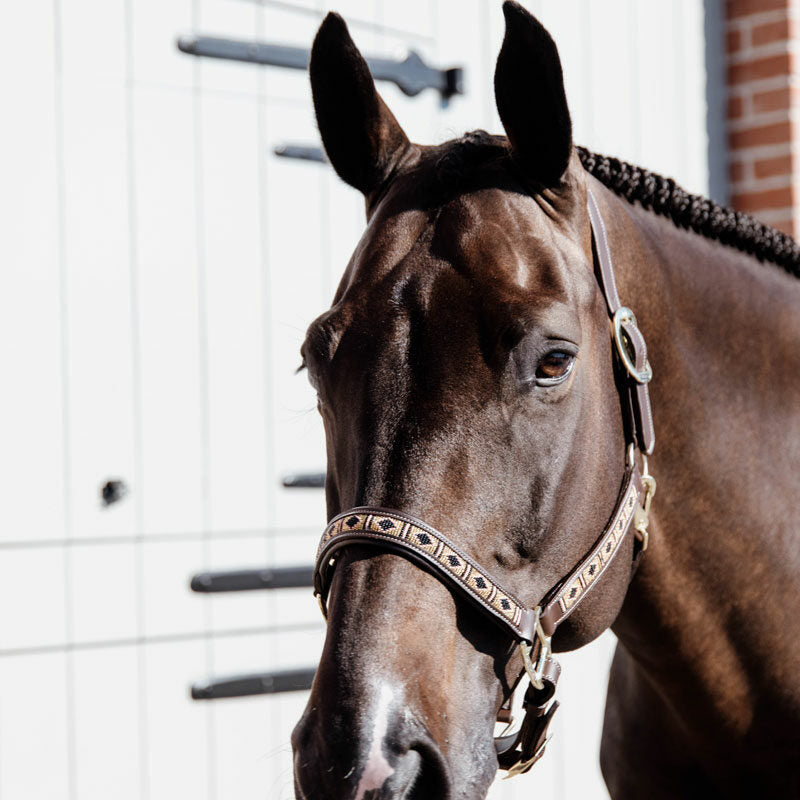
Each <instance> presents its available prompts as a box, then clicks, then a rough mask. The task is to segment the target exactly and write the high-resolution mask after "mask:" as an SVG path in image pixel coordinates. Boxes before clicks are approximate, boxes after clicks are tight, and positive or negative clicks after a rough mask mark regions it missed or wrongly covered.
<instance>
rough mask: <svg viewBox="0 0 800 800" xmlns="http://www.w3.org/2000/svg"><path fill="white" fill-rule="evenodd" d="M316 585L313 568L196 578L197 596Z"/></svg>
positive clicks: (210, 574) (204, 574)
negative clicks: (201, 593) (211, 593)
mask: <svg viewBox="0 0 800 800" xmlns="http://www.w3.org/2000/svg"><path fill="white" fill-rule="evenodd" d="M313 585H314V568H313V567H275V568H268V567H265V568H264V569H240V570H233V571H229V572H200V573H198V574H197V575H195V576H194V577H193V578H192V581H191V584H190V586H191V589H192V591H193V592H204V593H206V592H209V593H210V592H252V591H259V590H262V589H298V588H308V587H310V586H313Z"/></svg>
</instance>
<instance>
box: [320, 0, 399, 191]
mask: <svg viewBox="0 0 800 800" xmlns="http://www.w3.org/2000/svg"><path fill="white" fill-rule="evenodd" d="M309 71H310V73H311V92H312V94H313V96H314V110H315V111H316V114H317V125H318V126H319V132H320V134H321V135H322V143H323V144H324V145H325V152H326V153H327V154H328V160H329V161H330V162H331V164H332V165H333V168H334V169H335V170H336V172H337V173H338V175H339V177H340V178H341V179H342V180H343V181H345V182H347V183H349V184H350V185H351V186H354V187H355V188H356V189H360V190H361V191H362V192H363V193H364V194H365V195H367V196H368V195H369V194H370V193H372V192H373V191H374V190H375V189H377V188H378V187H379V186H380V185H381V184H382V183H383V182H384V181H385V180H386V178H387V177H388V175H389V173H390V172H391V170H392V167H393V166H394V165H395V163H396V162H397V159H398V158H399V157H400V156H401V155H402V154H403V152H404V151H405V149H406V147H407V146H408V138H407V137H406V135H405V133H404V132H403V129H402V128H401V127H400V125H399V123H398V122H397V120H396V119H395V118H394V115H393V114H392V112H391V111H389V108H388V107H387V106H386V104H385V103H384V102H383V100H382V99H381V97H380V95H379V94H378V92H377V91H376V90H375V83H374V82H373V80H372V75H370V72H369V67H368V66H367V62H366V61H365V60H364V57H363V56H362V55H361V53H360V52H359V50H358V48H357V47H356V46H355V44H354V43H353V40H352V39H351V38H350V33H349V31H348V30H347V25H346V24H345V22H344V20H343V19H342V18H341V17H340V16H339V15H338V14H334V13H330V14H328V16H326V17H325V19H324V20H323V22H322V25H320V28H319V30H318V31H317V35H316V37H315V39H314V46H313V47H312V48H311V63H310V65H309Z"/></svg>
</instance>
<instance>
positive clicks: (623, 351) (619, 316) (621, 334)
mask: <svg viewBox="0 0 800 800" xmlns="http://www.w3.org/2000/svg"><path fill="white" fill-rule="evenodd" d="M613 321H614V342H615V343H616V345H617V352H618V353H619V357H620V358H621V359H622V363H623V364H624V366H625V369H626V370H627V372H628V375H630V376H631V378H633V379H634V380H635V381H636V383H641V384H645V383H649V382H650V380H651V379H652V377H653V370H652V368H651V367H650V362H649V361H647V360H645V362H644V368H643V369H641V370H640V369H638V368H637V367H636V364H635V363H634V362H633V359H632V358H631V354H630V352H629V351H628V346H627V345H626V344H625V331H624V330H623V325H632V326H633V327H634V328H636V329H637V330H638V325H637V324H636V315H635V314H634V313H633V311H631V310H630V309H629V308H628V307H627V306H620V307H619V308H618V309H617V310H616V311H615V312H614V320H613Z"/></svg>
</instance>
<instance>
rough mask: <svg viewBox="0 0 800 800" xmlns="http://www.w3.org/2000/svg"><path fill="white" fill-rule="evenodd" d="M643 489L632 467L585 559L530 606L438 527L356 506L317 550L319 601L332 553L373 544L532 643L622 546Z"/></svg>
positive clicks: (332, 524)
mask: <svg viewBox="0 0 800 800" xmlns="http://www.w3.org/2000/svg"><path fill="white" fill-rule="evenodd" d="M642 493H643V488H642V481H641V477H640V475H639V471H638V469H636V468H633V469H629V470H628V471H627V472H626V474H625V479H624V481H623V486H622V490H621V492H620V497H619V499H618V501H617V505H616V508H615V510H614V514H613V515H612V517H611V521H610V522H609V524H608V526H607V527H606V528H605V530H604V531H603V533H602V535H601V536H600V538H599V539H598V540H597V541H596V542H595V544H594V545H593V547H592V548H591V550H590V551H589V553H588V554H587V555H586V556H585V558H584V559H583V560H582V561H581V562H580V563H579V564H578V565H577V566H576V567H575V569H573V570H572V571H571V572H570V573H569V574H568V575H567V576H566V578H564V579H563V580H561V581H559V583H558V584H557V585H556V586H554V587H553V588H552V589H551V590H550V591H549V592H548V593H547V594H546V595H545V598H544V600H543V601H542V605H540V606H538V607H534V608H529V607H527V606H526V605H525V604H524V603H522V602H521V601H520V600H518V599H517V597H516V596H515V595H514V594H513V593H512V592H510V591H508V590H507V589H504V588H503V587H502V586H501V585H500V583H499V582H498V581H497V580H496V579H495V578H493V577H492V575H491V573H490V572H489V570H487V569H485V568H483V567H481V566H480V565H479V564H478V563H477V562H476V561H474V560H473V559H472V558H470V556H468V555H467V554H466V553H464V551H463V550H462V549H461V548H459V547H458V546H457V545H456V544H455V543H453V542H452V541H451V540H450V539H448V538H447V537H446V536H444V535H443V534H441V533H439V531H437V530H436V529H435V528H432V527H431V526H430V525H427V524H426V523H424V522H422V521H421V520H418V519H416V518H415V517H412V516H410V515H408V514H404V513H402V512H399V511H391V510H388V509H381V508H367V507H360V508H353V509H351V510H350V511H347V512H345V513H343V514H339V515H338V516H337V517H334V519H333V520H332V521H331V522H330V524H329V525H328V527H327V528H326V529H325V533H324V534H323V536H322V540H321V542H320V545H319V549H318V551H317V561H316V569H315V572H314V591H315V593H316V594H317V596H318V597H319V598H320V600H321V602H322V603H323V604H324V602H325V598H326V597H327V593H328V587H329V585H330V577H331V573H332V568H333V566H334V563H335V558H334V555H335V553H336V551H337V550H339V549H340V548H342V547H345V546H346V545H350V544H376V545H380V546H381V547H383V548H384V549H392V550H396V551H399V552H401V553H403V554H404V555H406V556H408V557H410V558H411V559H412V560H414V561H416V562H418V563H421V564H423V565H425V566H427V567H429V568H431V570H432V571H433V572H434V574H435V575H437V577H439V578H441V579H443V580H444V582H445V583H447V584H449V585H451V586H454V587H455V588H457V589H459V590H460V591H461V592H462V594H465V595H466V596H467V597H468V598H469V599H470V600H472V601H473V602H474V603H476V604H477V605H478V606H479V607H480V608H481V609H482V610H484V611H486V612H487V613H488V614H490V615H491V616H492V617H493V618H494V619H495V620H496V621H498V622H500V623H501V624H502V625H503V626H504V627H505V628H506V629H508V631H509V632H510V633H511V635H512V636H513V638H514V639H515V640H524V641H527V642H533V641H534V639H535V636H536V623H537V621H540V622H541V626H542V628H543V630H544V633H545V635H546V636H548V637H549V636H552V634H553V632H554V631H555V629H556V627H557V626H558V625H559V624H560V623H561V622H562V621H563V620H564V619H566V618H567V617H568V616H569V615H570V614H571V613H572V612H573V611H574V610H575V609H576V608H577V607H578V605H579V604H580V603H581V601H582V600H583V599H584V597H585V596H586V594H587V593H588V591H589V589H591V587H592V586H593V585H594V584H595V582H596V581H597V580H598V579H599V578H600V576H601V575H602V574H603V572H604V571H605V570H606V568H607V567H608V565H609V564H610V563H611V561H612V560H613V558H614V556H615V555H616V554H617V553H618V552H619V551H620V549H621V545H622V543H623V542H624V541H625V538H626V536H627V534H628V532H629V531H630V530H631V523H632V521H633V517H634V512H635V511H636V509H637V507H638V506H640V505H641V503H642ZM323 608H324V605H323Z"/></svg>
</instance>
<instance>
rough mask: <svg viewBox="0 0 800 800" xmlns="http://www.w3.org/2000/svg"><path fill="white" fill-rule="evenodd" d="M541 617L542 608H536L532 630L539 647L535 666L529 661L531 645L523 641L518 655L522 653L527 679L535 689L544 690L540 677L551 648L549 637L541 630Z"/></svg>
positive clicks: (531, 650)
mask: <svg viewBox="0 0 800 800" xmlns="http://www.w3.org/2000/svg"><path fill="white" fill-rule="evenodd" d="M541 616H542V607H541V606H537V607H536V622H535V625H534V630H535V631H536V636H537V637H538V638H539V644H540V647H539V657H538V658H537V659H536V664H534V663H533V662H532V661H531V653H532V652H533V645H532V644H528V642H525V641H522V642H520V643H519V650H520V653H522V663H523V664H524V665H525V672H527V673H528V677H529V678H530V680H531V683H532V684H533V687H534V688H535V689H544V682H543V681H542V675H544V665H545V663H546V661H547V659H548V658H549V657H550V653H552V652H553V648H552V646H551V644H550V637H549V636H546V635H545V632H544V629H543V628H542V623H541Z"/></svg>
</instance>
